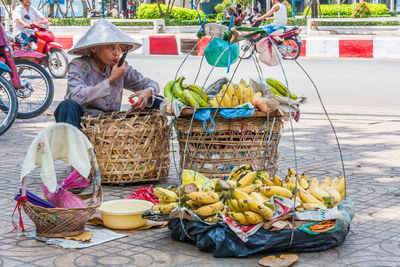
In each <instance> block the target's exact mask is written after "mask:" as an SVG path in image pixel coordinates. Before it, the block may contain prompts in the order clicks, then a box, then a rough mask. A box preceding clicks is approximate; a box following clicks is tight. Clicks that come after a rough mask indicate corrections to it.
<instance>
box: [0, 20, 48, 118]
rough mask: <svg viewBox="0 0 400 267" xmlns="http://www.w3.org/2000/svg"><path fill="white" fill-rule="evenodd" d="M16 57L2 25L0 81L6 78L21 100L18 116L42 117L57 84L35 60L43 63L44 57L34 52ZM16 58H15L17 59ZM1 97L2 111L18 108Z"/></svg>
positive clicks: (0, 28)
mask: <svg viewBox="0 0 400 267" xmlns="http://www.w3.org/2000/svg"><path fill="white" fill-rule="evenodd" d="M17 54H18V55H17V56H16V55H15V54H14V50H13V47H12V46H11V44H10V42H9V39H8V37H7V34H6V32H5V31H4V29H3V27H2V25H0V62H2V63H4V65H6V66H7V67H8V68H1V65H3V64H1V65H0V77H1V79H0V82H1V81H2V80H3V79H4V80H6V81H7V82H9V84H10V85H11V86H12V88H13V90H14V91H15V93H16V96H17V99H18V110H17V113H16V117H17V118H19V119H30V118H33V117H36V116H39V115H40V114H42V113H43V112H44V111H45V110H46V109H47V108H48V107H49V106H50V104H51V102H52V101H53V96H54V84H53V80H52V79H51V77H50V75H49V73H48V72H47V71H46V70H45V69H44V68H43V67H42V66H41V65H39V64H38V63H36V62H34V61H39V62H41V61H43V60H45V59H46V57H45V55H42V54H40V53H37V52H34V51H19V52H17ZM14 57H15V58H14ZM4 99H5V98H3V95H0V110H1V112H3V113H5V114H9V113H10V112H11V110H14V109H15V107H14V106H13V105H12V103H11V102H9V101H5V100H4Z"/></svg>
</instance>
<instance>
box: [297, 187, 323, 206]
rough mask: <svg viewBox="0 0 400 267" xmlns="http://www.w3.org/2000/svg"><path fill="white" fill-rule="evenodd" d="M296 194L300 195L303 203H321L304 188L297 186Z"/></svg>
mask: <svg viewBox="0 0 400 267" xmlns="http://www.w3.org/2000/svg"><path fill="white" fill-rule="evenodd" d="M297 194H298V195H299V196H300V199H301V201H302V202H303V203H317V204H318V203H321V204H323V203H322V202H321V201H319V200H318V199H316V198H315V197H314V196H313V195H311V194H310V193H308V192H307V191H305V190H304V189H301V188H297Z"/></svg>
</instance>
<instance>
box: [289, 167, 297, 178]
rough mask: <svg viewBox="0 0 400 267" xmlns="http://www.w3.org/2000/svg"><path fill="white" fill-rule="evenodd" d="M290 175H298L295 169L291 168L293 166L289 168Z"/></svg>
mask: <svg viewBox="0 0 400 267" xmlns="http://www.w3.org/2000/svg"><path fill="white" fill-rule="evenodd" d="M288 176H294V177H296V171H295V170H293V169H291V168H289V169H288Z"/></svg>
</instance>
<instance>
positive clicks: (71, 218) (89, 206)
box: [21, 123, 103, 237]
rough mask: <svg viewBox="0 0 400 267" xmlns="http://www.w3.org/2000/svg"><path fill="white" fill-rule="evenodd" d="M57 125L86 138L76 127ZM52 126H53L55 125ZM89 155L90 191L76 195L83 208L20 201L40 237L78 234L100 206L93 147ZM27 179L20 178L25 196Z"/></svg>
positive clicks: (99, 190) (98, 173)
mask: <svg viewBox="0 0 400 267" xmlns="http://www.w3.org/2000/svg"><path fill="white" fill-rule="evenodd" d="M55 126H57V127H70V128H71V129H72V130H76V132H77V133H78V134H81V135H82V138H86V137H85V136H84V135H83V134H82V133H81V132H80V131H79V130H78V129H77V128H75V127H73V126H71V125H68V124H67V125H65V124H63V123H57V124H56V125H55ZM55 126H53V127H55ZM89 153H90V155H91V168H92V170H93V173H94V174H93V175H90V176H89V179H90V180H91V182H92V192H91V193H89V194H80V195H77V196H78V197H79V198H80V199H82V201H83V202H84V204H85V207H83V208H68V209H66V208H43V207H40V206H36V205H34V204H31V203H30V202H29V201H22V202H21V206H22V207H23V209H24V211H25V213H26V214H27V215H28V216H29V218H30V219H31V220H32V221H33V223H34V224H35V226H36V235H37V236H40V237H68V236H75V235H80V234H82V233H83V232H84V230H85V224H86V222H87V221H88V220H89V219H90V218H91V217H92V216H93V215H94V214H95V213H96V209H97V208H98V207H99V206H100V204H101V201H102V198H103V194H102V190H101V186H100V172H99V167H98V164H97V161H96V157H95V154H94V150H93V148H91V149H90V150H89ZM26 190H27V179H26V176H25V177H24V178H23V179H22V189H21V196H22V197H24V196H26Z"/></svg>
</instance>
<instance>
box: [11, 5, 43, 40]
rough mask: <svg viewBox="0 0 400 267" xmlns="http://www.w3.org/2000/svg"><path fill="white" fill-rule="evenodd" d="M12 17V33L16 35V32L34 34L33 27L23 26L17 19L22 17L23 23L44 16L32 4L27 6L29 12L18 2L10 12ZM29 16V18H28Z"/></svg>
mask: <svg viewBox="0 0 400 267" xmlns="http://www.w3.org/2000/svg"><path fill="white" fill-rule="evenodd" d="M12 18H13V29H14V30H13V35H14V36H16V35H17V34H19V33H21V32H23V33H26V34H27V35H28V36H31V35H32V34H34V32H35V31H34V30H33V29H28V28H24V26H22V24H21V23H19V22H17V19H22V20H23V21H24V22H25V23H27V24H31V23H34V22H37V21H38V20H41V19H43V18H44V16H43V15H42V14H41V13H40V12H39V10H37V9H36V8H35V7H33V6H32V5H30V6H29V12H27V11H26V9H25V8H24V6H23V5H22V4H19V5H18V6H17V7H16V8H15V9H14V11H13V13H12ZM28 18H29V19H28Z"/></svg>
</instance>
